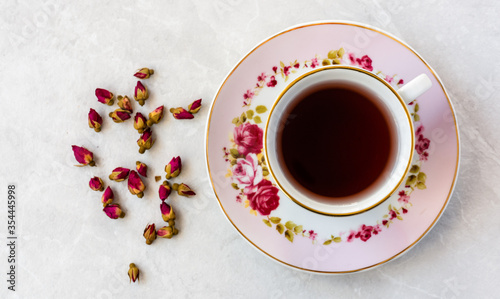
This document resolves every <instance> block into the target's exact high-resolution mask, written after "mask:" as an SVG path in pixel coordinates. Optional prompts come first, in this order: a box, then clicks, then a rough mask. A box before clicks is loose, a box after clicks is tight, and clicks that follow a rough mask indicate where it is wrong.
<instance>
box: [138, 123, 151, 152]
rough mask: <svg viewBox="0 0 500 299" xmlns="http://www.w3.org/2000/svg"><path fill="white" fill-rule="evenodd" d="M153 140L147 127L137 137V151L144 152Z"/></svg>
mask: <svg viewBox="0 0 500 299" xmlns="http://www.w3.org/2000/svg"><path fill="white" fill-rule="evenodd" d="M154 143H155V141H154V140H153V133H152V132H151V129H150V128H147V129H146V130H144V132H142V135H141V137H139V139H137V145H138V146H139V153H141V154H144V152H145V151H146V150H148V149H150V148H151V147H152V146H153V144H154Z"/></svg>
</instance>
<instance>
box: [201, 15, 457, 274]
mask: <svg viewBox="0 0 500 299" xmlns="http://www.w3.org/2000/svg"><path fill="white" fill-rule="evenodd" d="M341 48H342V49H343V50H340V49H341ZM335 50H336V51H337V52H332V51H335ZM339 50H340V51H339ZM329 53H330V57H329V55H328V54H329ZM339 53H340V54H342V53H343V55H341V56H340V55H339ZM332 63H333V64H337V63H340V64H344V65H351V66H356V67H360V68H363V69H365V70H368V71H370V72H373V73H374V74H376V75H378V76H379V77H381V78H383V79H385V80H386V81H387V82H389V83H390V84H392V85H393V86H394V87H396V88H399V87H401V86H403V85H404V84H405V82H408V81H410V80H411V79H413V78H414V77H416V76H417V75H419V74H421V73H425V74H427V75H428V76H429V77H430V78H431V80H432V84H433V86H432V88H431V89H430V90H429V91H427V92H426V93H425V94H424V95H423V96H421V97H419V98H418V99H416V100H415V101H414V102H413V103H412V105H411V106H410V107H411V108H410V110H411V112H412V117H413V120H414V126H415V129H416V139H415V142H416V146H415V153H414V159H413V161H412V169H411V171H410V173H409V174H408V176H407V178H406V179H405V184H403V185H402V186H400V187H399V189H398V190H397V191H396V192H395V194H394V195H393V196H391V197H390V198H389V199H387V200H386V201H385V202H383V203H382V204H380V205H379V206H377V207H375V208H373V209H371V210H369V211H366V212H364V213H361V214H356V215H351V216H343V217H334V216H325V215H321V214H317V213H314V212H311V211H309V210H306V209H304V208H302V207H301V206H299V205H297V204H295V203H294V202H293V201H292V200H290V199H289V198H288V197H287V196H286V195H285V193H283V192H282V191H281V190H280V189H279V188H278V185H277V184H276V182H274V181H273V179H272V177H271V175H269V170H268V169H267V167H266V163H265V161H264V158H263V155H262V144H263V142H262V141H263V140H262V138H263V130H264V126H265V124H266V121H267V118H268V116H269V109H270V108H271V107H272V105H273V104H274V102H275V100H276V99H277V97H278V95H279V94H280V93H281V92H282V91H283V90H284V89H285V87H286V86H287V85H288V83H289V82H291V81H293V79H295V78H297V77H298V76H300V75H301V74H304V73H306V72H308V71H310V70H311V69H315V68H321V67H323V66H324V65H329V64H332ZM319 113H321V111H319ZM322 154H325V153H318V152H313V151H311V154H310V157H304V159H310V160H311V162H312V163H314V162H315V161H318V159H319V157H320V156H321V155H322ZM206 155H207V156H206V157H207V167H208V173H209V176H210V178H211V182H212V187H213V189H214V192H215V194H216V197H217V199H218V201H219V204H220V206H221V208H222V211H223V212H224V214H225V215H226V217H227V218H228V220H229V221H230V222H231V224H232V225H233V226H234V227H235V228H236V229H237V230H238V232H239V233H240V234H241V235H242V236H243V237H244V238H245V239H247V240H248V241H249V242H250V243H251V244H252V245H253V246H255V247H256V248H257V249H259V250H260V251H261V252H263V253H265V254H266V255H267V256H269V257H271V258H272V259H274V260H276V261H278V262H280V263H283V264H285V265H287V266H290V267H292V268H295V269H300V270H305V271H310V272H317V273H327V274H329V273H332V274H333V273H348V272H355V271H360V270H365V269H370V268H373V267H375V266H378V265H381V264H383V263H385V262H387V261H390V260H392V259H394V258H396V257H398V256H400V255H401V254H403V253H404V252H406V251H407V250H408V249H410V248H411V247H413V246H414V245H415V244H416V243H417V242H418V241H419V240H420V239H422V238H423V237H424V236H425V234H426V233H427V232H428V231H429V230H430V229H431V228H432V227H433V226H434V224H435V223H436V222H437V220H438V219H439V217H440V216H441V214H442V213H443V211H444V209H445V207H446V205H447V203H448V200H449V199H450V197H451V194H452V192H453V187H454V185H455V181H456V178H457V174H458V167H459V139H458V126H457V122H456V119H455V113H454V110H453V106H452V104H451V101H450V99H449V97H448V95H447V93H446V90H445V88H444V86H443V84H442V82H441V80H440V79H439V77H438V76H437V74H436V73H435V71H434V70H433V69H432V68H431V67H430V66H429V65H428V64H427V63H426V62H425V61H424V60H423V59H422V58H421V57H420V56H419V55H418V54H417V53H416V52H415V51H414V50H413V49H411V48H410V47H409V46H408V45H406V44H405V43H404V42H402V41H401V40H399V39H397V38H396V37H394V36H392V35H391V34H389V33H386V32H383V31H382V30H380V29H376V28H373V27H370V26H367V25H363V24H359V23H352V22H345V21H339V22H321V23H311V24H305V25H301V26H297V27H293V28H290V29H288V30H285V31H283V32H280V33H278V34H276V35H274V36H272V37H270V38H269V39H267V40H265V41H264V42H262V43H260V44H259V45H257V46H256V47H255V48H254V49H253V50H251V51H250V52H249V53H248V54H247V55H246V56H245V57H244V58H243V59H242V60H241V61H240V62H239V63H238V64H237V65H236V66H235V67H234V69H233V70H232V71H231V72H230V73H229V75H228V76H227V77H226V79H225V80H224V82H223V83H222V85H221V87H220V89H219V91H218V93H217V95H216V97H215V99H214V101H213V103H212V107H211V110H210V115H209V118H208V123H207V139H206Z"/></svg>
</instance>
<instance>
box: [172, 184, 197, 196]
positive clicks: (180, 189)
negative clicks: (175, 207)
mask: <svg viewBox="0 0 500 299" xmlns="http://www.w3.org/2000/svg"><path fill="white" fill-rule="evenodd" d="M172 189H174V190H175V191H177V194H179V195H181V196H191V195H196V193H194V191H193V190H191V188H189V186H188V185H186V184H184V183H182V184H173V185H172Z"/></svg>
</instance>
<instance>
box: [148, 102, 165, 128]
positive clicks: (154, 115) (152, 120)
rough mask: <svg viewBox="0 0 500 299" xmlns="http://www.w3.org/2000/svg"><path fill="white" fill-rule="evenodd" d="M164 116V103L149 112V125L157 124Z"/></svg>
mask: <svg viewBox="0 0 500 299" xmlns="http://www.w3.org/2000/svg"><path fill="white" fill-rule="evenodd" d="M162 118H163V105H161V106H160V107H158V108H156V109H155V110H153V112H151V113H149V119H148V122H147V125H148V126H149V127H151V126H152V125H153V124H157V123H159V122H160V120H161V119H162Z"/></svg>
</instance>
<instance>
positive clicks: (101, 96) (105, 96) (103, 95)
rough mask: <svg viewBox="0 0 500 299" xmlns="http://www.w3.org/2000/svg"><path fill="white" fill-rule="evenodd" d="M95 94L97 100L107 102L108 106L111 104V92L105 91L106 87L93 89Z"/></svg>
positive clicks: (112, 101)
mask: <svg viewBox="0 0 500 299" xmlns="http://www.w3.org/2000/svg"><path fill="white" fill-rule="evenodd" d="M95 96H96V97H97V100H98V101H99V102H101V103H103V104H108V105H109V106H111V105H113V103H114V100H113V93H111V92H109V91H107V90H106V89H102V88H97V89H96V90H95Z"/></svg>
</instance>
